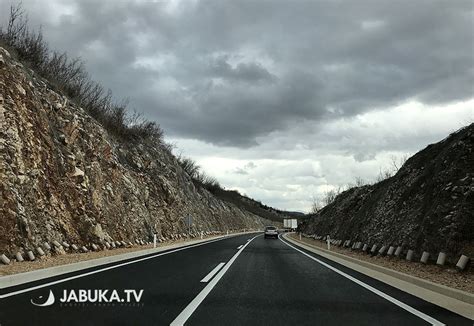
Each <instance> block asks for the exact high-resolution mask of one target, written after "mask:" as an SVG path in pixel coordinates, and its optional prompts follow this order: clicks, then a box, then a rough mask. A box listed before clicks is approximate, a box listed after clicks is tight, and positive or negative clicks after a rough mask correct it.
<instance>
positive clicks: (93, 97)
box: [0, 5, 163, 142]
mask: <svg viewBox="0 0 474 326" xmlns="http://www.w3.org/2000/svg"><path fill="white" fill-rule="evenodd" d="M0 42H1V43H2V44H4V45H6V46H8V47H9V48H10V49H12V50H13V51H14V53H15V54H16V56H17V57H18V59H19V60H20V61H22V62H23V63H25V64H26V65H28V66H30V67H31V68H32V69H33V70H34V71H36V73H38V74H39V75H40V76H42V77H43V78H45V79H46V80H48V81H49V82H50V83H51V84H52V86H53V87H55V88H56V89H57V90H58V91H61V92H63V93H64V94H66V95H67V96H68V97H69V98H70V99H71V100H73V101H74V102H76V103H77V104H78V105H79V106H81V107H83V108H84V109H85V110H86V111H87V112H89V114H90V115H91V116H92V117H94V118H95V119H96V120H97V121H98V122H99V123H101V124H102V125H103V126H104V128H106V129H107V130H108V131H109V132H110V133H112V134H114V135H115V136H117V137H119V138H120V139H122V140H127V141H131V140H137V139H149V138H152V139H154V140H158V141H160V142H161V141H162V137H163V131H162V129H161V128H160V126H159V125H158V124H157V123H155V122H152V121H147V120H145V119H143V118H142V117H141V116H140V115H136V114H133V115H130V114H129V113H128V110H127V102H126V101H122V102H115V101H114V99H113V97H112V92H111V91H110V90H106V89H105V88H104V87H103V86H102V85H101V84H99V83H97V82H95V81H93V80H92V79H91V78H90V75H89V73H88V72H87V71H86V70H85V67H84V63H83V62H82V61H81V59H79V58H73V59H70V58H69V57H68V55H67V53H59V52H56V51H51V50H50V49H49V46H48V44H47V43H46V42H45V41H44V39H43V34H42V31H41V29H40V30H39V31H34V30H31V29H30V28H29V27H28V19H27V18H26V16H25V13H24V11H23V9H22V8H21V5H17V6H12V7H11V8H10V18H9V21H8V25H7V26H6V28H4V27H3V26H1V27H0Z"/></svg>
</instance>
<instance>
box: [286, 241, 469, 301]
mask: <svg viewBox="0 0 474 326" xmlns="http://www.w3.org/2000/svg"><path fill="white" fill-rule="evenodd" d="M290 237H292V238H294V239H298V240H299V238H298V236H297V235H296V234H291V235H290ZM301 241H302V242H303V243H307V244H310V245H312V246H316V247H319V248H323V249H327V245H326V244H325V243H323V242H321V241H319V240H314V239H311V238H303V237H302V238H301ZM331 251H334V252H337V253H339V254H343V255H346V256H350V257H353V258H357V259H360V260H364V261H367V262H370V263H372V264H376V265H379V266H383V267H386V268H390V269H393V270H395V271H398V272H402V273H405V274H409V275H412V276H416V277H419V278H422V279H425V280H428V281H431V282H434V283H437V284H441V285H445V286H448V287H451V288H454V289H458V290H462V291H466V292H469V293H474V271H473V269H472V268H470V269H468V270H467V271H464V272H459V271H458V270H456V268H455V267H454V266H438V265H434V264H426V265H425V264H422V263H419V262H407V261H406V260H403V259H400V258H395V257H381V256H374V257H372V256H370V255H368V254H366V253H363V252H360V251H353V250H351V249H349V248H341V247H337V246H334V245H331Z"/></svg>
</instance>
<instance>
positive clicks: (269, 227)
mask: <svg viewBox="0 0 474 326" xmlns="http://www.w3.org/2000/svg"><path fill="white" fill-rule="evenodd" d="M266 229H267V230H276V227H274V226H267V227H266Z"/></svg>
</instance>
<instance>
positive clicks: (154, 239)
mask: <svg viewBox="0 0 474 326" xmlns="http://www.w3.org/2000/svg"><path fill="white" fill-rule="evenodd" d="M153 248H156V233H154V234H153Z"/></svg>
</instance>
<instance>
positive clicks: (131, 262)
mask: <svg viewBox="0 0 474 326" xmlns="http://www.w3.org/2000/svg"><path fill="white" fill-rule="evenodd" d="M224 239H229V237H225V238H220V239H215V240H210V241H207V242H201V243H197V244H194V245H191V246H187V247H182V248H177V249H173V250H170V251H166V252H162V253H159V254H156V255H152V256H148V257H144V258H139V259H136V260H133V261H129V262H125V263H121V264H117V265H113V266H109V267H104V268H101V269H97V270H93V271H90V272H87V273H84V274H79V275H74V276H70V277H66V278H63V279H60V280H56V281H52V282H48V283H44V284H40V285H37V286H33V287H30V288H26V289H22V290H18V291H13V292H10V293H5V294H2V295H0V299H4V298H8V297H11V296H14V295H17V294H21V293H25V292H29V291H33V290H37V289H41V288H44V287H46V286H50V285H55V284H59V283H63V282H67V281H70V280H74V279H76V278H80V277H84V276H89V275H92V274H96V273H100V272H104V271H107V270H111V269H114V268H118V267H122V266H125V265H130V264H134V263H138V262H140V261H144V260H148V259H153V258H156V257H159V256H164V255H167V254H172V253H174V252H177V251H181V250H186V249H190V248H194V247H198V246H203V245H206V244H209V243H212V242H216V241H221V240H224Z"/></svg>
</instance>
